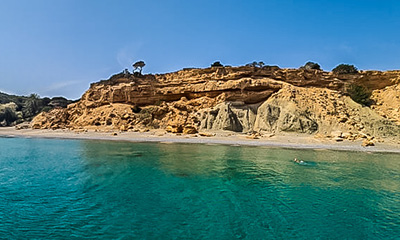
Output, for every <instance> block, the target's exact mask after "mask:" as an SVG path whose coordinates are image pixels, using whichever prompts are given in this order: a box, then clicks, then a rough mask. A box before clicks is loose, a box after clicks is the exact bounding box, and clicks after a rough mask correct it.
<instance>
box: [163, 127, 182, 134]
mask: <svg viewBox="0 0 400 240" xmlns="http://www.w3.org/2000/svg"><path fill="white" fill-rule="evenodd" d="M165 131H167V132H170V133H182V131H183V128H182V126H181V125H179V126H167V127H166V128H165Z"/></svg>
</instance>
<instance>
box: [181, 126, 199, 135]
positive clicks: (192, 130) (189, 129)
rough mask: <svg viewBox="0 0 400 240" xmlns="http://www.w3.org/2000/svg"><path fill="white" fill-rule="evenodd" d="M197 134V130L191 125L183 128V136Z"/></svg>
mask: <svg viewBox="0 0 400 240" xmlns="http://www.w3.org/2000/svg"><path fill="white" fill-rule="evenodd" d="M197 132H198V131H197V129H196V128H195V127H193V126H191V125H187V126H185V127H184V128H183V133H184V134H196V133H197Z"/></svg>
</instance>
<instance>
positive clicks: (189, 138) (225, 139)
mask: <svg viewBox="0 0 400 240" xmlns="http://www.w3.org/2000/svg"><path fill="white" fill-rule="evenodd" d="M214 134H215V136H199V135H198V134H195V135H193V134H191V135H185V134H181V135H176V134H171V133H166V132H165V131H164V130H153V131H149V132H119V131H109V132H95V131H91V130H89V131H81V132H77V131H72V130H65V129H58V130H48V129H45V130H38V129H21V130H16V129H15V128H14V127H1V128H0V137H22V138H45V139H75V140H104V141H125V142H157V143H189V144H221V145H234V146H258V147H273V148H289V149H290V148H291V149H326V150H336V151H358V152H385V153H400V145H399V144H396V143H390V142H386V141H385V142H383V143H376V145H375V146H372V147H362V146H361V141H360V140H358V141H354V142H352V141H343V142H335V141H333V140H330V139H318V138H315V137H314V136H310V135H302V134H285V135H279V136H273V137H261V138H259V139H249V138H246V136H248V135H246V134H238V133H233V132H217V133H214Z"/></svg>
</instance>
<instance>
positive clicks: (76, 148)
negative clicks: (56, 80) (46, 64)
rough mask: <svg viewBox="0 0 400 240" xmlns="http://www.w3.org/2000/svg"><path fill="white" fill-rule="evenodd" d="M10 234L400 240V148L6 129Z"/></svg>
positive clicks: (4, 234) (0, 223) (4, 231)
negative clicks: (115, 137)
mask: <svg viewBox="0 0 400 240" xmlns="http://www.w3.org/2000/svg"><path fill="white" fill-rule="evenodd" d="M294 157H297V158H300V159H302V160H305V161H306V162H307V164H306V165H299V164H296V163H294V162H293V161H292V159H293V158H294ZM0 239H400V155H399V154H382V153H364V152H344V151H343V152H342V151H328V150H295V149H279V148H266V147H245V146H243V147H241V146H225V145H201V144H197V145H196V144H162V143H129V142H113V141H87V140H85V141H83V140H55V139H27V138H0Z"/></svg>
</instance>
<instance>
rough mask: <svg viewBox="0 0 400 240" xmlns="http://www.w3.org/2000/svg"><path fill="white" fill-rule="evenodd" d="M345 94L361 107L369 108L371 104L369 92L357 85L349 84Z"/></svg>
mask: <svg viewBox="0 0 400 240" xmlns="http://www.w3.org/2000/svg"><path fill="white" fill-rule="evenodd" d="M346 93H347V94H348V95H349V96H350V98H351V99H353V101H355V102H357V103H359V104H361V105H363V106H370V105H371V104H372V100H371V98H370V97H371V92H370V91H369V90H368V89H367V88H365V87H363V86H361V85H357V84H351V85H350V86H349V87H348V88H347V89H346Z"/></svg>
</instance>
